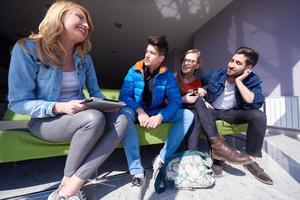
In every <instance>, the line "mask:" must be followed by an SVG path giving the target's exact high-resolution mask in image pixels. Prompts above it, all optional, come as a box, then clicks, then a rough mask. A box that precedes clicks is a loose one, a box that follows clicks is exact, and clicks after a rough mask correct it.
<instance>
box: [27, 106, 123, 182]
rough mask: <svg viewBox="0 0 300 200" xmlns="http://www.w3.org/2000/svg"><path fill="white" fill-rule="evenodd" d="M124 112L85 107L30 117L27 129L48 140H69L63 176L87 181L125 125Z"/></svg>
mask: <svg viewBox="0 0 300 200" xmlns="http://www.w3.org/2000/svg"><path fill="white" fill-rule="evenodd" d="M127 124H128V121H127V118H126V117H125V115H119V114H117V113H104V114H103V113H102V112H100V111H97V110H92V109H89V110H85V111H81V112H78V113H76V114H73V115H59V116H55V117H48V118H41V119H37V118H35V119H31V120H30V122H29V124H28V125H29V127H28V128H29V130H30V132H31V133H32V134H33V135H35V136H36V137H38V138H40V139H42V140H46V141H51V142H65V141H71V144H70V149H69V153H68V157H67V161H66V165H65V170H64V176H67V177H70V176H72V175H73V174H75V175H76V176H77V177H79V178H81V179H83V180H87V179H89V178H90V177H91V176H92V175H93V173H95V171H96V170H97V168H98V167H99V166H100V165H101V164H102V163H103V162H104V161H105V160H106V158H107V157H108V156H109V155H110V154H111V153H112V152H113V150H114V149H115V148H116V146H117V145H118V144H119V142H120V141H121V139H122V138H123V136H124V134H125V131H126V128H127Z"/></svg>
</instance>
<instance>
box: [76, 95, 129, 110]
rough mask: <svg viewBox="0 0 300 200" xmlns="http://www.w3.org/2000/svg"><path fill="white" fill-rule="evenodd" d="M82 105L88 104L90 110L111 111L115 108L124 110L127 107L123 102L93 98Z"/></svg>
mask: <svg viewBox="0 0 300 200" xmlns="http://www.w3.org/2000/svg"><path fill="white" fill-rule="evenodd" d="M82 103H83V104H86V105H87V106H88V107H90V108H93V109H97V110H109V109H114V108H122V107H124V106H126V104H125V103H124V102H122V101H118V100H112V99H105V98H98V97H91V98H89V99H86V100H84V101H83V102H82Z"/></svg>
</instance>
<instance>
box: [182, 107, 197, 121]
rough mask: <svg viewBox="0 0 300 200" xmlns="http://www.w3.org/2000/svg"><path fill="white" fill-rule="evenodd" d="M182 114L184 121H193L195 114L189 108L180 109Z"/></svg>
mask: <svg viewBox="0 0 300 200" xmlns="http://www.w3.org/2000/svg"><path fill="white" fill-rule="evenodd" d="M182 115H183V118H184V119H185V120H186V121H188V122H191V123H192V122H193V121H194V118H195V114H194V113H193V112H192V111H191V110H188V109H182Z"/></svg>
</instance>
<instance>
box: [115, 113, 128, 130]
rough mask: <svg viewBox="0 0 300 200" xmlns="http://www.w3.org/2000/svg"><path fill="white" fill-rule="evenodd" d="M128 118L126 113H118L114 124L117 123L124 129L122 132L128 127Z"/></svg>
mask: <svg viewBox="0 0 300 200" xmlns="http://www.w3.org/2000/svg"><path fill="white" fill-rule="evenodd" d="M128 122H129V121H128V118H127V116H126V115H124V114H120V115H119V116H118V118H117V120H116V124H118V125H119V126H121V127H122V129H124V132H125V130H126V129H127V127H128Z"/></svg>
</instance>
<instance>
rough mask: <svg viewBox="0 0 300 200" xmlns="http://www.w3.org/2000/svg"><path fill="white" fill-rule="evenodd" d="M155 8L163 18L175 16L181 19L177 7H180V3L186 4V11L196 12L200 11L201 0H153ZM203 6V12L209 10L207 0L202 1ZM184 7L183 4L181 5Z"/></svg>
mask: <svg viewBox="0 0 300 200" xmlns="http://www.w3.org/2000/svg"><path fill="white" fill-rule="evenodd" d="M154 2H155V3H156V6H157V8H158V9H159V11H160V12H161V14H162V16H163V17H165V18H175V19H177V20H181V18H182V16H181V14H180V12H179V9H178V8H179V7H182V4H183V3H185V4H187V6H188V12H189V13H190V14H197V13H198V12H200V8H201V5H200V3H201V0H179V1H175V0H154ZM202 3H203V6H204V8H202V9H203V11H204V12H205V13H209V12H210V7H209V2H208V1H207V0H205V1H203V0H202ZM183 7H184V6H183Z"/></svg>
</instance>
